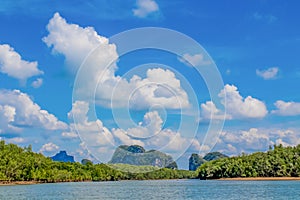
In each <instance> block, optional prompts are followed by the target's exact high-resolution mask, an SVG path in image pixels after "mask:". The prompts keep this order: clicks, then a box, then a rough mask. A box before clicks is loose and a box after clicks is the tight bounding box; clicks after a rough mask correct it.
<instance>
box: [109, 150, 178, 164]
mask: <svg viewBox="0 0 300 200" xmlns="http://www.w3.org/2000/svg"><path fill="white" fill-rule="evenodd" d="M109 163H111V164H117V163H123V164H130V165H150V166H155V167H160V168H162V167H166V168H172V169H177V163H176V162H175V161H174V160H173V158H172V156H170V155H167V154H165V153H163V152H160V151H157V150H150V151H146V150H145V149H144V148H143V147H141V146H139V145H131V146H128V145H121V146H119V147H118V148H117V149H116V150H115V152H114V154H113V156H112V158H111V160H110V161H109Z"/></svg>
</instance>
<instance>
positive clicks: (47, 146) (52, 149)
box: [40, 142, 59, 153]
mask: <svg viewBox="0 0 300 200" xmlns="http://www.w3.org/2000/svg"><path fill="white" fill-rule="evenodd" d="M58 149H59V146H57V145H56V144H54V143H52V142H49V143H47V144H44V145H43V146H42V148H41V149H40V152H47V153H50V152H55V151H57V150H58Z"/></svg>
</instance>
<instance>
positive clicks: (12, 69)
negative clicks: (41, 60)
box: [0, 44, 43, 81]
mask: <svg viewBox="0 0 300 200" xmlns="http://www.w3.org/2000/svg"><path fill="white" fill-rule="evenodd" d="M0 72H2V73H4V74H7V75H8V76H11V77H14V78H16V79H19V80H20V81H26V80H27V79H28V78H30V77H32V76H37V75H41V74H43V71H41V70H39V69H38V63H37V62H29V61H26V60H22V58H21V56H20V54H18V53H17V52H16V51H15V50H14V49H13V48H12V47H11V46H9V45H8V44H2V45H0Z"/></svg>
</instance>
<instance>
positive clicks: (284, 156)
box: [197, 145, 300, 179]
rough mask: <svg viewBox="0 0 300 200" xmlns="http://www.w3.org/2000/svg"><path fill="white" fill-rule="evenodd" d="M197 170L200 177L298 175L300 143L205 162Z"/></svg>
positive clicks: (299, 174)
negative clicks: (293, 145)
mask: <svg viewBox="0 0 300 200" xmlns="http://www.w3.org/2000/svg"><path fill="white" fill-rule="evenodd" d="M197 172H198V176H199V178H200V179H219V178H236V177H300V145H298V146H296V147H283V146H282V145H279V146H274V148H273V149H271V148H270V150H269V151H268V152H265V153H263V152H257V153H253V154H250V155H241V156H238V157H230V158H222V159H220V160H215V161H210V162H206V163H204V164H203V165H201V166H200V167H199V168H198V169H197Z"/></svg>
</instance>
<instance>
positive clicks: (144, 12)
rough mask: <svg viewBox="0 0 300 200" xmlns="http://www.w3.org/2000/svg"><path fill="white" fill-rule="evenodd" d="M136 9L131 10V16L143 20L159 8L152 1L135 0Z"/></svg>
mask: <svg viewBox="0 0 300 200" xmlns="http://www.w3.org/2000/svg"><path fill="white" fill-rule="evenodd" d="M136 7H137V8H135V9H133V10H132V11H133V15H134V16H137V17H140V18H144V17H147V16H148V15H149V14H150V13H153V12H157V11H158V10H159V7H158V5H157V3H156V2H155V1H154V0H137V1H136Z"/></svg>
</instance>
